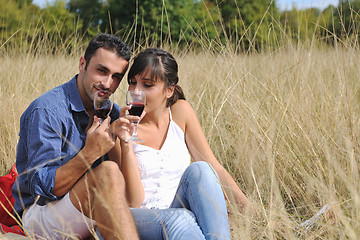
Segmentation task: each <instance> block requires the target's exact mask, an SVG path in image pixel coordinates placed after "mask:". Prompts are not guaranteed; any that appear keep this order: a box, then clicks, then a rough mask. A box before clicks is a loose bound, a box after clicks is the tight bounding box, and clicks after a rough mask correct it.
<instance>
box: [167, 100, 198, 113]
mask: <svg viewBox="0 0 360 240" xmlns="http://www.w3.org/2000/svg"><path fill="white" fill-rule="evenodd" d="M170 109H171V113H172V114H173V115H174V114H179V115H182V116H184V115H186V114H187V113H189V112H193V111H194V110H193V108H192V106H191V104H190V103H189V102H188V101H186V100H182V99H180V100H177V101H176V103H174V104H173V105H171V107H170Z"/></svg>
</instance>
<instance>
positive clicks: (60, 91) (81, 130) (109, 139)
mask: <svg viewBox="0 0 360 240" xmlns="http://www.w3.org/2000/svg"><path fill="white" fill-rule="evenodd" d="M129 59H130V49H129V46H128V45H126V44H125V43H123V42H122V41H121V40H120V39H119V38H117V37H115V36H113V35H109V34H99V35H97V36H96V37H95V38H94V39H92V40H91V41H90V43H89V45H88V47H87V49H86V52H85V55H84V56H83V57H81V58H80V63H79V74H78V75H76V76H75V77H74V78H73V79H71V80H70V81H69V82H67V83H65V84H63V85H61V86H59V87H56V88H54V89H52V90H50V91H49V92H47V93H45V94H43V95H42V96H40V97H39V98H37V99H36V100H35V101H34V102H33V103H31V104H30V106H29V107H28V108H27V110H26V111H25V112H24V114H23V115H22V117H21V120H20V133H19V136H20V138H19V142H18V147H17V156H16V166H17V170H18V173H19V175H18V178H17V181H16V183H15V184H14V187H13V189H12V192H13V195H14V197H15V200H16V201H15V211H16V212H17V213H19V215H20V216H21V217H22V221H23V225H24V228H25V230H26V231H27V232H28V233H29V234H30V236H32V237H34V238H36V236H40V237H42V238H45V239H63V238H65V236H74V235H75V236H77V237H79V238H81V239H84V238H87V237H90V236H91V234H92V233H93V232H92V231H93V229H94V226H95V224H96V226H97V228H98V229H99V231H100V233H101V235H102V236H103V237H104V238H105V239H138V235H137V231H136V227H135V224H134V220H133V217H132V214H131V212H130V210H129V206H128V204H127V200H126V198H125V181H124V178H123V175H122V173H121V171H120V170H119V169H120V168H119V163H120V161H121V154H124V153H123V152H121V147H120V143H119V142H120V141H119V138H118V137H120V135H121V134H118V132H119V131H118V132H117V135H115V134H114V132H115V131H112V130H111V129H114V128H115V125H116V124H117V125H121V124H122V127H129V126H130V121H128V120H129V117H128V118H127V120H124V119H125V118H121V117H122V116H123V115H124V111H125V110H126V108H124V110H123V109H122V110H121V111H120V107H119V106H118V105H117V104H114V107H113V110H112V112H111V113H110V117H108V118H106V119H105V120H104V121H103V122H102V123H101V125H100V123H99V119H98V118H97V117H96V116H94V108H93V97H94V94H95V92H97V91H102V92H108V91H111V92H112V93H113V92H115V90H116V89H117V87H118V86H119V83H120V82H121V80H122V78H123V76H124V74H125V73H126V71H127V69H128V62H129ZM119 116H120V118H119ZM124 151H126V149H125V150H124ZM125 154H126V153H125ZM102 159H105V160H113V161H102Z"/></svg>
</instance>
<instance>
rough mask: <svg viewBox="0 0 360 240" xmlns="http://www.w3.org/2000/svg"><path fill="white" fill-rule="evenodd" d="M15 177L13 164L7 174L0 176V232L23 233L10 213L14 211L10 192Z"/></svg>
mask: <svg viewBox="0 0 360 240" xmlns="http://www.w3.org/2000/svg"><path fill="white" fill-rule="evenodd" d="M16 177H17V172H16V166H15V165H14V166H13V167H12V168H11V170H10V172H9V174H7V175H5V176H0V202H1V204H0V232H2V233H8V232H12V233H17V234H21V235H25V234H24V232H23V230H22V229H21V227H20V226H19V225H17V222H16V221H15V219H14V217H13V214H12V213H13V212H14V203H15V199H14V197H13V196H12V194H11V188H12V186H13V185H14V183H15V180H16ZM5 209H6V210H5ZM8 212H9V213H10V214H11V215H10V214H9V213H8Z"/></svg>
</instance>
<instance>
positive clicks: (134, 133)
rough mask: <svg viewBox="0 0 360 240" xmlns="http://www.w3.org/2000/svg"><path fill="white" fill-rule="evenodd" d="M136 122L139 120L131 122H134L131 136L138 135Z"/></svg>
mask: <svg viewBox="0 0 360 240" xmlns="http://www.w3.org/2000/svg"><path fill="white" fill-rule="evenodd" d="M138 123H139V122H134V123H133V124H134V128H133V133H132V136H133V137H137V136H138V135H137V126H138Z"/></svg>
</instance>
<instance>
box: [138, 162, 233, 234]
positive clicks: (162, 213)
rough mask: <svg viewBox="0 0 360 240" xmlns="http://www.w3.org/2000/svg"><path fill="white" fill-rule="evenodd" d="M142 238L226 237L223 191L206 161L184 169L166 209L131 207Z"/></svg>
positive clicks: (227, 226)
mask: <svg viewBox="0 0 360 240" xmlns="http://www.w3.org/2000/svg"><path fill="white" fill-rule="evenodd" d="M131 212H132V214H133V216H134V220H135V223H136V226H137V229H138V232H139V236H140V239H141V240H151V239H154V240H161V239H170V240H175V239H176V240H180V239H183V240H189V239H194V240H195V239H196V240H197V239H206V240H210V239H211V240H215V239H219V240H220V239H221V240H228V239H230V230H229V224H228V216H227V209H226V204H225V198H224V194H223V192H222V189H221V187H220V184H219V180H218V178H217V175H216V173H215V171H214V170H213V169H212V168H211V167H210V165H209V164H208V163H206V162H195V163H192V164H191V165H190V166H189V167H188V168H187V169H186V170H185V172H184V174H183V176H182V178H181V180H180V183H179V187H178V189H177V192H176V196H175V197H174V200H173V202H172V203H171V205H170V208H168V209H144V208H132V209H131Z"/></svg>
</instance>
